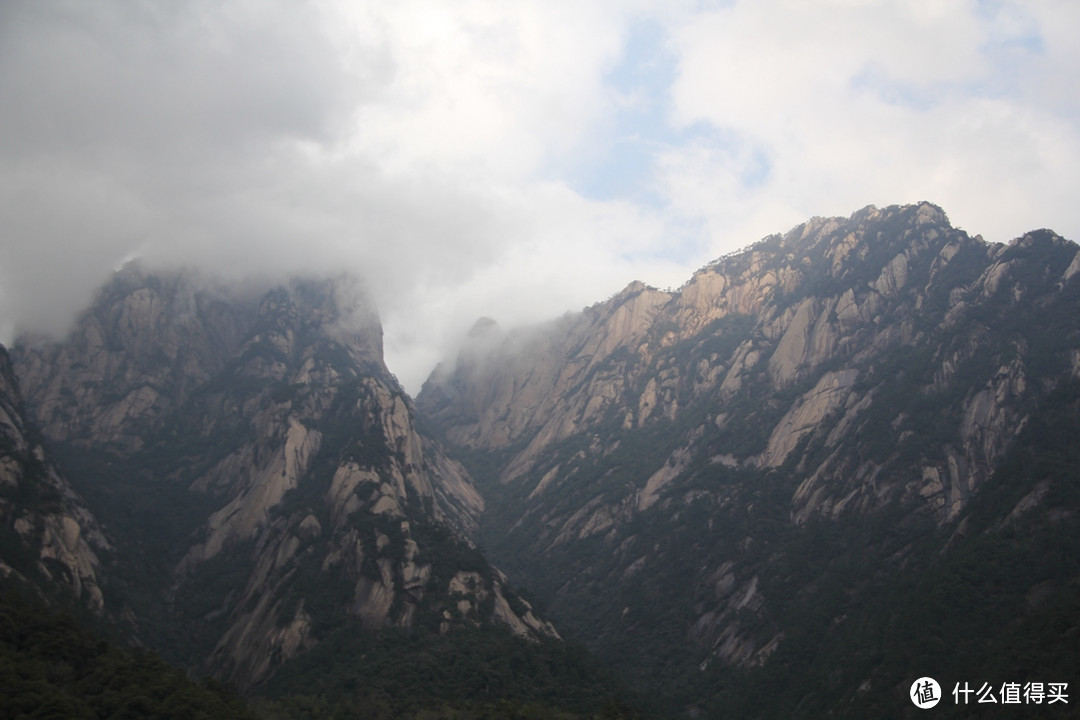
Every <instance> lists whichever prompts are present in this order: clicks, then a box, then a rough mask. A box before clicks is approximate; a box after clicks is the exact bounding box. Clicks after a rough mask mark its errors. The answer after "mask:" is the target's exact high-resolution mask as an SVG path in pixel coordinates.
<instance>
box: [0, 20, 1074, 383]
mask: <svg viewBox="0 0 1080 720" xmlns="http://www.w3.org/2000/svg"><path fill="white" fill-rule="evenodd" d="M1077 7H1078V6H1077V4H1075V3H1072V2H1068V1H1062V2H1054V1H1053V0H1045V1H1044V2H1025V3H1019V2H1006V1H1005V0H1000V1H998V2H986V1H983V2H974V1H972V2H961V1H954V2H931V1H929V0H926V1H920V2H912V1H911V0H908V1H906V2H886V1H879V2H875V1H872V0H865V1H860V0H847V1H843V0H821V1H820V2H813V3H808V2H797V1H795V0H789V1H786V2H785V1H783V0H754V2H748V1H747V0H740V1H739V2H727V3H720V4H718V5H715V6H710V5H706V6H702V5H701V4H697V3H689V2H688V3H686V4H682V5H680V4H672V3H664V4H660V3H650V2H647V1H645V0H642V1H641V2H637V3H630V4H628V3H622V2H586V3H582V2H517V3H505V2H495V1H483V0H481V1H469V0H463V1H461V2H447V3H443V2H430V1H428V2H421V1H419V0H412V1H405V2H364V3H355V2H351V1H347V0H312V1H311V2H293V1H291V0H288V1H287V0H278V1H276V2H275V1H269V2H266V1H260V2H254V1H249V0H230V1H229V2H225V3H221V2H216V1H213V2H212V1H210V0H202V1H196V2H187V3H128V2H119V1H117V2H104V3H84V2H77V1H75V0H69V1H64V0H35V1H30V0H12V1H11V2H5V3H3V4H0V335H2V336H3V338H2V339H4V340H10V337H11V334H12V331H13V329H14V328H15V327H24V328H37V329H42V328H43V329H46V330H52V331H54V332H55V331H60V330H62V329H63V327H64V324H65V323H66V322H67V321H68V320H69V319H70V317H71V315H72V313H74V312H75V311H76V310H77V309H78V308H79V307H80V306H82V305H84V304H85V303H86V302H87V300H88V298H89V295H90V293H91V291H92V289H93V288H94V287H95V286H96V285H97V284H99V283H100V282H101V281H102V280H103V279H104V278H105V277H106V276H107V274H108V273H109V272H110V271H111V270H112V268H114V267H115V266H116V265H117V264H118V263H120V262H122V261H123V260H124V259H125V258H127V257H131V256H134V255H142V256H145V257H149V258H153V259H156V260H157V261H159V262H169V263H183V264H194V265H199V266H204V267H209V268H211V269H214V270H216V271H217V272H218V273H223V274H232V275H245V274H253V273H263V274H266V273H270V274H277V275H280V274H283V273H292V272H326V271H334V272H337V271H340V270H342V269H346V270H352V271H353V272H356V273H358V274H360V275H362V276H363V277H364V278H365V279H366V280H367V282H368V284H369V286H370V287H371V289H372V292H373V294H374V295H375V297H376V300H377V301H378V303H379V306H380V310H381V314H382V316H383V319H384V324H385V326H386V347H387V359H388V362H389V364H390V365H391V368H392V369H394V370H395V371H396V372H397V373H398V374H399V376H401V378H402V380H403V381H405V383H406V385H407V386H408V388H409V389H410V390H413V391H415V390H417V389H418V388H419V385H420V382H422V380H423V378H424V376H425V375H426V373H427V371H428V370H429V369H430V367H431V366H432V365H433V364H434V362H435V361H436V360H437V359H439V356H440V355H441V354H442V353H444V352H446V351H448V350H449V349H450V348H451V347H452V345H453V343H454V342H456V340H457V338H458V337H459V336H460V334H461V333H462V332H463V331H464V330H465V329H466V328H467V327H468V326H469V325H470V324H471V323H472V321H473V320H474V319H475V318H476V317H478V316H480V315H490V316H494V317H496V318H497V319H498V320H499V321H500V322H502V323H504V324H514V323H517V322H526V321H535V320H540V319H543V318H546V317H551V316H554V315H557V314H559V313H561V312H563V311H565V310H568V309H579V308H580V307H582V306H584V305H586V304H589V303H591V302H594V301H597V300H600V299H603V298H604V297H607V296H608V295H610V294H611V293H613V292H615V291H617V290H618V289H619V288H621V287H622V286H624V285H625V284H626V283H627V282H629V281H630V280H632V279H635V278H638V279H643V280H645V281H647V282H651V283H654V284H656V285H660V286H666V285H678V284H679V283H681V282H682V281H683V280H684V279H686V278H687V277H688V275H689V273H690V272H691V271H692V269H693V268H694V267H696V266H698V265H700V264H702V263H703V262H705V261H707V260H708V259H710V258H711V257H714V256H716V255H718V254H720V253H722V252H726V251H729V250H732V249H735V248H736V247H739V246H742V245H745V244H747V243H750V242H753V241H754V240H756V239H758V238H759V237H760V236H761V235H763V234H765V233H768V232H774V231H782V230H785V229H787V228H788V227H790V226H791V225H793V224H795V223H797V222H799V221H801V220H804V219H806V217H808V216H810V215H820V214H834V213H843V214H846V213H849V212H851V211H853V210H855V209H857V208H859V207H861V206H862V205H865V204H867V203H876V204H888V203H895V202H908V201H914V200H920V199H929V200H932V201H934V202H938V203H940V204H942V205H943V206H944V207H945V209H946V210H947V211H948V212H949V213H950V215H951V217H952V218H953V220H954V221H955V222H958V223H959V224H962V225H963V226H965V227H966V228H967V229H968V230H970V231H972V232H981V233H983V234H984V235H986V236H988V237H990V238H992V239H998V240H1006V239H1009V238H1010V237H1012V236H1014V235H1016V234H1019V233H1020V232H1023V231H1024V230H1027V229H1030V228H1032V227H1035V226H1051V227H1054V228H1055V229H1057V230H1058V231H1059V232H1062V233H1064V234H1066V235H1068V236H1071V237H1076V236H1077V235H1078V234H1080V233H1078V231H1080V206H1078V205H1077V204H1076V203H1075V202H1073V201H1072V197H1071V196H1072V195H1073V194H1074V192H1075V190H1076V188H1077V185H1078V182H1077V180H1078V177H1077V172H1078V171H1077V168H1078V167H1080V162H1078V161H1080V140H1078V127H1077V117H1078V113H1080V107H1078V104H1080V92H1078V88H1077V82H1078V81H1077V78H1080V61H1078V51H1077V44H1076V43H1075V42H1074V38H1075V36H1076V31H1077V30H1080V17H1078V11H1077V9H1076V8H1077ZM642 53H647V56H646V55H643V54H642ZM624 151H625V152H631V151H632V152H633V153H635V155H634V156H633V158H632V159H631V160H627V161H626V162H624V161H623V157H620V155H619V154H620V153H622V152H624ZM597 163H600V165H597ZM582 178H586V180H585V181H583V180H582ZM590 193H596V194H594V195H590Z"/></svg>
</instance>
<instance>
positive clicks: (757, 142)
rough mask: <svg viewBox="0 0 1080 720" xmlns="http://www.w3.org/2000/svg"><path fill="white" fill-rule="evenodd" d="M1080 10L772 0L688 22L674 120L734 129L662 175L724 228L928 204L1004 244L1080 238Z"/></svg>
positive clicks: (682, 153)
mask: <svg viewBox="0 0 1080 720" xmlns="http://www.w3.org/2000/svg"><path fill="white" fill-rule="evenodd" d="M1074 7H1075V4H1067V3H1053V2H1048V3H1024V4H1014V3H1005V2H1000V3H989V2H974V1H972V2H930V1H928V2H910V1H905V2H845V1H842V0H835V1H833V2H815V3H800V2H786V1H785V0H759V1H758V2H753V3H747V2H741V3H737V4H734V5H731V6H728V7H724V8H720V9H717V10H714V11H712V12H708V13H704V14H702V15H700V16H694V17H689V18H686V19H685V20H684V21H683V22H682V23H681V24H679V26H677V27H676V28H675V29H674V30H673V33H672V36H673V43H674V44H675V46H676V47H677V53H678V56H679V58H680V61H679V75H678V80H677V81H676V82H675V84H674V88H673V97H674V107H673V113H672V116H673V118H674V120H675V122H677V123H681V124H683V125H688V124H691V123H695V122H697V123H701V122H704V123H707V124H708V125H710V126H711V127H714V128H716V129H717V130H719V131H722V133H721V135H720V139H719V140H717V141H715V142H713V143H712V144H705V145H704V146H702V145H700V144H699V145H694V144H690V145H685V146H681V147H676V148H672V149H671V150H670V152H669V154H668V156H667V157H666V158H665V161H664V164H663V167H664V170H665V172H664V175H663V177H664V178H665V181H666V182H667V183H668V184H669V187H670V188H671V192H672V196H673V197H676V198H678V199H677V202H679V203H681V204H682V206H681V208H680V209H681V210H682V211H683V212H687V213H693V212H694V211H695V208H696V209H697V211H698V212H701V213H703V214H704V215H706V216H708V217H710V218H711V219H712V221H713V227H714V228H715V229H716V231H717V232H718V233H720V232H723V231H727V230H729V229H731V228H739V227H745V228H746V231H747V232H752V231H754V230H757V231H759V232H765V231H766V225H765V224H764V223H767V222H768V221H769V219H770V218H773V217H775V216H776V214H777V213H780V214H783V215H786V216H787V217H789V218H790V217H797V216H798V217H804V216H806V215H808V214H831V213H842V212H846V210H845V208H855V207H858V206H860V205H864V204H868V203H877V204H888V203H895V202H912V201H917V200H924V199H928V200H932V201H934V202H937V203H939V204H941V205H943V206H944V207H945V209H946V210H947V211H948V212H949V213H950V215H951V217H952V218H953V220H954V222H957V223H959V224H961V225H964V226H965V227H967V228H968V229H969V230H971V231H973V232H981V233H983V234H985V235H986V236H987V237H989V238H991V239H995V240H1008V239H1010V238H1012V237H1015V236H1016V235H1019V234H1020V233H1022V232H1024V231H1025V230H1028V229H1031V228H1032V226H1033V225H1052V226H1057V227H1058V228H1059V229H1060V230H1061V231H1062V232H1072V231H1074V230H1075V229H1078V228H1080V206H1077V205H1076V204H1075V203H1070V202H1069V201H1068V196H1069V194H1071V193H1072V192H1073V191H1074V190H1075V189H1076V188H1077V187H1080V163H1078V162H1077V161H1078V160H1080V144H1078V138H1077V131H1078V125H1077V117H1076V115H1075V112H1074V110H1075V108H1071V107H1069V106H1068V105H1067V103H1073V102H1075V101H1074V100H1072V98H1076V97H1077V96H1078V91H1080V85H1078V78H1080V62H1078V60H1080V58H1078V56H1077V53H1076V52H1075V50H1074V48H1075V42H1073V41H1071V40H1068V39H1067V33H1065V32H1062V28H1063V27H1069V28H1071V29H1072V30H1075V29H1077V28H1078V27H1080V24H1078V22H1077V19H1078V18H1077V13H1076V10H1074V9H1073V8H1074ZM1065 98H1070V99H1069V100H1065ZM717 155H719V156H721V157H720V158H719V159H718V158H717V157H716V156H717ZM758 166H763V167H765V168H766V170H764V171H760V172H759V171H758ZM748 174H749V175H751V176H754V182H752V183H747V182H746V180H745V178H746V176H747V175H748ZM694 187H698V188H709V189H710V190H711V192H710V193H709V195H708V197H705V198H694V196H693V190H692V189H693V188H694ZM772 227H773V228H774V229H775V225H773V226H772Z"/></svg>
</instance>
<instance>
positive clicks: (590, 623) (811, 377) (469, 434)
mask: <svg viewBox="0 0 1080 720" xmlns="http://www.w3.org/2000/svg"><path fill="white" fill-rule="evenodd" d="M1078 269H1080V253H1078V248H1077V246H1076V245H1075V244H1074V243H1072V242H1070V241H1067V240H1064V239H1063V238H1060V237H1059V236H1057V235H1056V234H1054V233H1052V232H1050V231H1033V232H1030V233H1027V234H1025V235H1024V236H1022V237H1020V238H1017V239H1016V240H1014V241H1013V242H1011V243H1009V244H1007V245H992V244H989V243H986V242H985V241H983V240H982V239H981V238H979V237H977V236H976V237H971V236H969V235H967V234H966V233H964V232H963V231H962V230H957V229H956V228H953V227H952V226H951V225H950V224H949V223H948V219H947V216H946V215H945V214H944V212H943V211H942V210H941V209H940V208H939V207H937V206H934V205H931V204H929V203H921V204H918V205H912V206H892V207H889V208H884V209H878V208H874V207H872V206H871V207H867V208H864V209H862V210H860V211H857V212H856V213H854V214H853V215H852V216H850V217H849V218H816V219H813V220H811V221H809V222H807V223H803V224H801V225H799V226H797V227H795V228H793V229H792V230H790V231H788V232H787V233H785V234H782V235H772V236H769V237H767V238H765V239H763V240H761V241H760V242H758V243H755V244H754V245H751V246H749V247H747V248H746V249H745V250H743V251H740V252H738V253H734V254H730V255H727V256H724V257H722V258H720V259H718V260H717V261H715V262H713V263H710V264H709V265H707V266H705V267H704V268H702V269H701V270H699V271H697V272H696V273H694V275H693V276H692V277H691V279H690V280H689V281H688V282H687V283H686V284H684V285H683V286H682V287H681V288H680V289H679V290H677V291H675V292H671V293H668V292H662V291H659V290H655V289H651V288H648V287H647V286H644V285H643V284H640V283H632V284H630V285H629V286H628V287H627V288H626V289H624V290H623V291H622V292H620V293H618V294H616V295H615V296H613V297H612V298H611V299H609V300H607V301H605V302H602V303H599V304H597V305H594V306H592V307H590V308H586V309H585V310H584V311H582V312H581V313H578V314H571V315H567V316H564V317H562V318H559V319H557V320H554V321H551V322H550V323H547V324H544V325H540V326H534V327H531V328H527V329H522V330H518V331H507V332H505V333H503V334H502V336H501V339H499V340H498V341H493V340H492V339H491V338H486V339H485V341H484V343H483V344H482V345H480V344H474V345H472V346H470V344H469V343H468V342H467V343H466V345H465V348H464V349H463V351H462V352H461V354H460V355H459V357H458V358H457V361H456V362H455V363H454V364H452V365H451V364H445V365H443V366H442V367H440V368H438V369H437V370H436V371H435V372H434V373H433V374H432V376H431V377H430V378H429V380H428V382H427V383H426V384H425V386H424V388H423V389H422V391H421V393H420V395H419V396H418V398H417V407H418V408H419V409H420V411H421V413H422V414H424V416H425V417H427V418H428V419H429V420H430V421H431V422H432V423H433V424H435V425H436V426H438V427H441V429H442V432H443V433H444V435H443V436H444V437H445V438H446V439H447V441H448V442H449V443H450V445H451V446H452V447H453V448H456V449H457V450H458V451H459V452H460V453H461V456H462V458H463V459H464V460H465V461H466V465H467V466H468V467H469V468H470V469H471V470H472V471H473V474H474V476H475V477H476V478H477V482H478V486H479V487H480V489H481V491H482V492H483V493H484V494H485V497H486V498H487V500H488V508H489V509H488V511H487V512H486V513H485V516H484V517H485V520H484V523H485V525H484V527H482V537H483V538H484V542H485V547H486V548H487V549H488V551H489V552H490V553H491V554H492V556H493V558H494V559H495V561H496V562H497V563H499V564H500V565H502V566H503V567H505V568H506V569H507V570H508V571H509V572H510V573H511V575H512V576H513V577H515V578H518V581H519V582H521V583H523V584H524V585H525V586H526V587H528V588H530V589H532V590H534V591H535V590H536V589H537V588H542V592H541V594H540V599H541V604H542V605H544V606H546V607H547V608H548V611H549V612H550V613H551V614H552V617H553V618H554V619H555V620H556V621H557V622H558V623H559V624H560V627H563V628H564V629H565V631H566V632H568V633H571V634H573V635H575V636H579V635H578V633H584V634H585V636H586V637H588V638H589V640H588V642H589V644H590V646H591V647H592V648H593V649H594V650H597V651H598V652H600V653H601V654H602V655H603V656H604V657H606V658H607V659H608V660H609V661H611V662H615V663H617V664H620V666H621V667H623V668H625V669H626V670H627V671H628V672H630V673H631V674H632V676H633V677H635V681H640V682H644V683H652V685H651V687H652V688H653V690H654V691H655V692H657V693H661V694H662V693H665V692H666V691H665V690H664V689H663V687H662V685H657V684H656V682H657V681H656V678H657V677H663V676H666V675H667V674H669V673H671V672H673V671H672V670H671V667H672V664H673V663H675V664H679V665H681V666H682V667H683V668H685V670H683V671H680V672H678V673H676V674H675V677H677V678H678V680H677V683H679V684H681V683H691V682H692V681H693V680H694V678H695V677H700V675H699V673H700V672H704V671H700V670H697V671H695V670H692V669H691V668H694V667H702V668H705V667H710V666H714V665H719V666H729V667H736V668H738V667H742V668H751V667H757V666H764V665H767V664H768V663H769V662H770V660H769V658H771V657H772V656H773V655H774V654H775V653H776V652H778V651H779V650H781V649H784V648H785V643H786V642H788V643H790V642H792V640H791V638H792V637H793V635H797V634H799V633H797V632H796V628H793V627H792V626H791V625H790V619H788V620H785V619H784V618H785V617H789V613H790V612H793V611H794V609H795V608H797V607H798V604H797V603H796V604H794V605H793V604H792V602H791V600H790V599H789V597H787V593H795V595H796V596H799V597H807V598H810V597H814V595H815V592H816V591H815V590H814V588H817V587H821V586H822V585H830V584H831V583H834V582H839V580H837V579H836V578H839V577H841V575H842V573H841V571H840V570H839V569H838V568H836V567H830V565H829V564H828V563H829V560H828V556H826V557H823V558H812V559H806V562H808V563H809V565H810V566H812V567H817V568H818V569H819V571H820V572H821V573H822V577H821V579H819V580H814V579H812V578H811V577H808V576H806V575H805V574H804V573H801V572H796V571H794V569H793V571H792V572H790V573H788V574H784V573H783V571H782V570H781V569H780V568H783V567H787V566H788V563H790V562H791V560H790V558H794V557H803V553H804V551H803V549H802V545H803V544H804V543H807V542H809V540H808V537H809V536H811V535H815V534H822V533H824V534H826V535H828V534H833V533H841V534H845V533H850V535H851V537H852V542H856V543H868V549H869V552H870V554H869V555H867V556H865V557H864V558H863V559H862V560H860V561H859V562H866V563H868V564H867V568H866V571H867V573H869V574H870V577H873V575H874V574H875V573H880V572H881V569H882V567H886V566H888V567H893V568H894V570H893V572H898V573H905V572H909V571H908V570H905V569H904V568H905V567H908V566H907V565H905V564H904V561H903V558H904V557H909V558H910V559H909V560H908V562H909V563H915V564H916V565H918V566H920V567H921V566H924V565H925V564H926V563H930V562H932V561H931V558H932V557H933V556H932V555H926V556H922V555H920V556H918V557H919V559H918V560H917V561H916V560H915V559H914V558H915V557H916V556H911V555H910V552H911V547H915V546H917V545H925V543H926V542H928V540H927V539H928V538H931V539H932V541H931V542H933V543H939V549H940V550H941V551H942V552H945V551H946V549H947V548H948V547H949V546H950V542H953V543H955V542H959V539H960V538H963V537H964V536H965V533H966V532H967V531H968V528H969V526H970V521H969V514H970V512H969V510H970V506H971V503H972V502H973V499H974V498H975V497H977V496H978V495H979V494H980V492H981V491H982V488H984V487H985V486H986V485H987V483H989V482H991V479H992V478H994V477H995V473H997V471H998V469H999V467H1000V466H1001V463H1002V462H1003V460H1004V458H1005V457H1006V456H1007V455H1008V453H1009V452H1011V451H1012V448H1013V447H1014V445H1015V443H1016V441H1017V438H1018V437H1020V434H1021V433H1022V432H1023V430H1024V428H1025V427H1026V425H1027V423H1029V422H1031V421H1032V419H1033V418H1034V417H1036V415H1037V413H1038V412H1039V410H1038V409H1039V408H1040V407H1042V405H1043V404H1044V403H1046V402H1050V401H1052V400H1053V399H1054V398H1056V397H1058V395H1057V393H1058V391H1059V389H1062V390H1063V389H1064V388H1067V387H1069V383H1072V382H1074V381H1075V380H1076V378H1077V377H1080V351H1078V350H1077V348H1078V347H1080V324H1078V321H1077V319H1076V318H1077V317H1078V315H1077V313H1076V308H1077V304H1078V299H1080V283H1078V282H1077V281H1076V280H1075V276H1076V274H1077V272H1078ZM1000 481H1001V480H999V482H1000ZM1070 482H1072V480H1070V479H1069V478H1068V477H1062V476H1059V477H1055V478H1054V480H1053V481H1049V480H1048V483H1050V485H1053V486H1055V487H1056V486H1068V484H1069V483H1070ZM1024 497H1025V498H1026V499H1025V500H1023V501H1021V499H1020V498H1016V502H1017V504H1016V505H1015V506H1014V507H1011V508H1009V509H1008V510H1007V511H1006V510H1003V511H1002V512H1003V514H1002V517H1001V518H999V519H998V521H999V524H1000V522H1006V520H1005V518H1007V517H1013V516H1015V515H1019V514H1021V513H1028V514H1031V515H1030V517H1040V518H1042V522H1044V523H1051V520H1050V518H1051V517H1052V516H1053V515H1054V513H1061V512H1063V513H1065V514H1066V516H1068V517H1072V514H1073V513H1075V511H1076V508H1074V507H1071V506H1070V505H1069V504H1068V503H1069V502H1071V501H1068V502H1067V503H1066V505H1065V506H1063V507H1058V508H1056V509H1055V508H1053V507H1047V506H1046V504H1045V497H1046V496H1045V495H1043V494H1042V491H1039V490H1038V489H1037V488H1035V487H1034V486H1032V487H1028V488H1027V493H1026V494H1025V495H1024ZM875 519H876V520H875ZM874 522H883V523H886V524H887V525H888V526H889V527H893V528H895V531H894V532H893V536H892V537H890V535H889V534H888V533H886V534H884V535H883V534H882V533H881V531H879V530H876V529H874V528H873V527H870V526H866V523H871V524H873V523H874ZM823 523H824V525H823ZM1051 524H1052V523H1051ZM1047 527H1049V525H1048V526H1047ZM826 528H833V529H826ZM1047 532H1051V531H1050V530H1047ZM855 538H859V539H857V540H856V539H855ZM898 538H903V539H904V540H903V541H902V542H901V541H900V540H899V539H898ZM950 538H952V539H953V540H952V541H950ZM905 548H907V549H905ZM844 552H845V553H848V554H850V551H844ZM871 557H876V559H873V560H871ZM896 558H900V559H901V562H900V564H899V565H896V563H897V560H896ZM882 563H884V565H882ZM911 567H914V565H912V566H911ZM676 569H678V570H676ZM797 578H801V579H798V580H797ZM845 582H847V583H850V585H851V587H850V589H849V592H852V593H860V592H862V593H863V594H867V593H870V592H871V591H870V590H869V589H866V588H869V587H872V586H873V582H872V581H870V580H858V579H855V578H851V577H847V579H846V580H845ZM1032 582H1033V585H1035V584H1037V583H1035V582H1034V580H1033V581H1032ZM1072 582H1075V579H1074V580H1073V581H1072ZM678 587H681V588H683V590H682V591H676V590H675V589H674V588H678ZM860 587H863V589H862V590H859V589H858V588H860ZM1029 590H1030V588H1029ZM873 592H877V591H876V590H875V591H873ZM837 602H838V601H837ZM842 614H843V613H842V612H837V613H836V617H839V616H840V615H842ZM674 637H682V638H684V639H685V641H686V642H687V645H688V647H689V648H690V649H689V650H679V651H678V652H673V645H672V643H673V642H674V641H673V639H672V638H674ZM665 638H666V639H665ZM635 652H637V653H641V654H642V655H645V656H649V655H654V656H664V655H665V654H666V655H668V656H671V657H672V658H674V657H676V656H677V657H678V658H679V659H678V660H677V661H675V660H671V661H670V662H669V661H660V660H655V659H645V658H642V659H641V660H640V661H638V662H632V661H629V660H626V659H625V658H627V657H631V656H633V655H634V654H635ZM782 654H783V653H782ZM672 682H676V681H675V680H672ZM857 687H858V684H856V685H855V687H852V688H849V689H848V692H850V693H852V697H854V696H855V695H857V693H856V690H857ZM682 701H683V702H686V703H689V705H690V707H693V706H694V704H693V703H692V702H691V701H690V700H689V699H688V698H687V697H685V696H683V699H682ZM699 711H700V708H699Z"/></svg>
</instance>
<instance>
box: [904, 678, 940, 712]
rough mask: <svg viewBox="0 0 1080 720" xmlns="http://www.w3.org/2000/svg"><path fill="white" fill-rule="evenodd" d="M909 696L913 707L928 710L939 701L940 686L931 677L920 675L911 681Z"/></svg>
mask: <svg viewBox="0 0 1080 720" xmlns="http://www.w3.org/2000/svg"><path fill="white" fill-rule="evenodd" d="M909 697H910V698H911V702H913V703H915V707H917V708H920V709H922V710H929V709H930V708H932V707H934V706H935V705H937V704H938V703H939V702H941V686H940V685H938V683H937V680H935V679H934V678H932V677H921V678H919V679H918V680H916V681H915V682H913V683H911V693H910V694H909Z"/></svg>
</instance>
